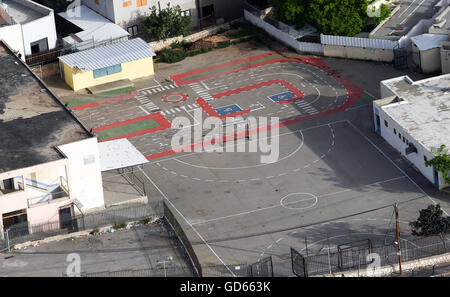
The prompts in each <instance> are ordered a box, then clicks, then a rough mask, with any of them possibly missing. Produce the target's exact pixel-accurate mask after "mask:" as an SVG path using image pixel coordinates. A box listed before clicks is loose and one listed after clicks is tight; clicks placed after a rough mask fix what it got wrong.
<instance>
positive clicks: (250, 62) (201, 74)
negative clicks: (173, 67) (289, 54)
mask: <svg viewBox="0 0 450 297" xmlns="http://www.w3.org/2000/svg"><path fill="white" fill-rule="evenodd" d="M281 57H282V56H281V55H278V54H277V55H273V56H269V57H266V58H262V59H259V60H253V61H249V62H244V63H242V64H236V65H233V66H228V67H224V68H219V69H216V70H212V71H208V72H203V73H200V74H196V75H192V76H188V77H185V78H183V80H184V81H190V80H192V79H196V78H200V77H204V76H208V75H212V74H216V73H221V72H225V71H229V70H234V69H238V68H242V67H245V66H250V65H253V64H257V63H261V62H265V61H269V60H273V59H278V58H281Z"/></svg>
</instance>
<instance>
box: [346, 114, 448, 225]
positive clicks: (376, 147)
mask: <svg viewBox="0 0 450 297" xmlns="http://www.w3.org/2000/svg"><path fill="white" fill-rule="evenodd" d="M347 122H348V124H349V125H350V126H352V127H353V129H355V131H356V132H358V134H360V135H361V136H362V137H364V138H365V139H366V140H367V141H368V142H369V143H370V144H371V145H372V146H373V147H374V148H375V149H376V150H377V151H378V152H380V153H381V154H382V155H383V156H384V157H385V158H386V159H387V160H389V162H391V163H392V164H393V165H394V166H395V167H396V168H397V169H398V170H399V171H400V172H401V173H403V174H404V175H405V176H406V177H408V179H409V180H410V181H411V182H412V183H413V184H414V185H415V186H416V187H417V188H418V189H419V190H420V191H421V192H422V193H423V194H424V195H425V196H427V197H428V199H430V201H431V202H433V204H437V202H436V201H434V200H433V198H431V197H430V196H428V194H427V193H426V192H425V191H424V190H423V189H422V188H421V187H420V186H419V185H418V184H417V183H416V182H415V181H414V180H413V179H412V178H411V177H410V176H409V175H408V174H406V172H405V171H403V170H402V169H401V168H400V167H399V166H398V165H397V164H395V162H394V161H392V160H391V159H390V158H389V157H388V156H387V155H386V154H385V153H384V152H383V151H382V150H381V149H380V148H379V147H378V146H377V145H376V144H375V143H373V141H372V140H370V139H369V138H368V137H367V136H366V135H364V133H362V132H361V131H360V130H359V129H358V128H357V127H356V126H355V125H353V124H352V122H350V121H349V120H347ZM441 209H442V211H443V212H444V214H445V215H446V216H448V213H447V212H446V211H445V209H443V208H441Z"/></svg>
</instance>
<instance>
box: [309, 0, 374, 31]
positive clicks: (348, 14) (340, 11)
mask: <svg viewBox="0 0 450 297" xmlns="http://www.w3.org/2000/svg"><path fill="white" fill-rule="evenodd" d="M367 5H368V2H367V1H366V0H315V1H311V2H310V3H309V6H308V11H307V14H306V16H307V21H308V22H311V23H312V24H314V25H315V26H317V27H318V29H319V30H320V31H321V32H322V33H324V34H330V35H341V36H354V35H356V34H358V33H360V32H361V29H362V28H363V27H365V26H366V24H367V20H368V16H367Z"/></svg>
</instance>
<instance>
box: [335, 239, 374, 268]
mask: <svg viewBox="0 0 450 297" xmlns="http://www.w3.org/2000/svg"><path fill="white" fill-rule="evenodd" d="M371 252H372V242H371V241H370V239H367V240H359V241H353V242H349V243H345V244H341V245H338V267H339V269H340V270H349V269H352V268H359V267H360V266H361V265H363V266H364V267H365V265H367V264H368V263H367V256H368V255H369V254H370V253H371Z"/></svg>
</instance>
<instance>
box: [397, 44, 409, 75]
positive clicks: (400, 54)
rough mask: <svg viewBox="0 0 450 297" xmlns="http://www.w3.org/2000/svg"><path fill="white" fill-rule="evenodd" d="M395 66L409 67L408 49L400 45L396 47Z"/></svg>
mask: <svg viewBox="0 0 450 297" xmlns="http://www.w3.org/2000/svg"><path fill="white" fill-rule="evenodd" d="M394 67H395V68H397V69H406V68H408V51H407V49H406V48H401V47H399V46H398V45H397V46H396V47H394Z"/></svg>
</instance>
